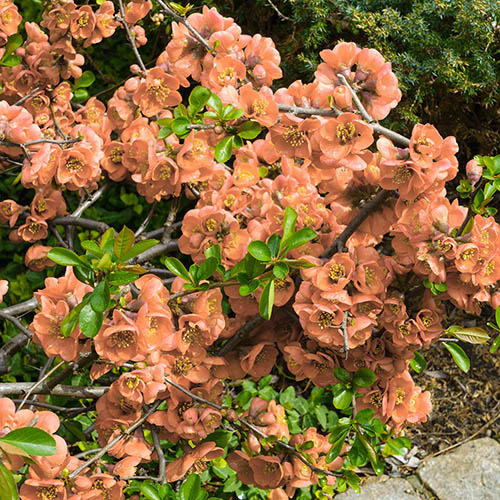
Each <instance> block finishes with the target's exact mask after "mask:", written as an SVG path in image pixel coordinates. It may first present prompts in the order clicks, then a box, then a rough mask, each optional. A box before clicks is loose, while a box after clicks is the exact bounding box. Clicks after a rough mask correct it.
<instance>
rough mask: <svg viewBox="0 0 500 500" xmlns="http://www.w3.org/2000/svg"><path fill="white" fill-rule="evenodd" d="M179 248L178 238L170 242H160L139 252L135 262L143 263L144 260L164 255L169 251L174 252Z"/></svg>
mask: <svg viewBox="0 0 500 500" xmlns="http://www.w3.org/2000/svg"><path fill="white" fill-rule="evenodd" d="M178 248H179V242H178V241H177V240H171V241H169V242H168V243H165V244H163V243H158V244H157V245H155V246H154V247H152V248H149V249H148V250H146V251H145V252H142V253H141V254H139V255H138V256H137V257H136V259H135V262H137V263H138V264H142V263H143V262H146V261H148V260H151V259H153V258H154V257H158V256H159V255H163V254H166V253H169V252H174V251H175V250H177V249H178Z"/></svg>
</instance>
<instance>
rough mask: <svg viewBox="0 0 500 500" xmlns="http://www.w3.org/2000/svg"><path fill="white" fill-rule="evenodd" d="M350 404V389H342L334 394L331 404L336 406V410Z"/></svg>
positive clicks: (347, 406)
mask: <svg viewBox="0 0 500 500" xmlns="http://www.w3.org/2000/svg"><path fill="white" fill-rule="evenodd" d="M351 404H352V391H349V390H348V389H342V390H341V391H340V392H339V393H338V394H337V395H336V396H334V398H333V406H335V408H337V410H345V409H346V408H349V406H350V405H351Z"/></svg>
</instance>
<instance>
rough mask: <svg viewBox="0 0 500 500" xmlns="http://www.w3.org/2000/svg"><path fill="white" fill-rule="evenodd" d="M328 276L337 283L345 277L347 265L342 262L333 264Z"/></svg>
mask: <svg viewBox="0 0 500 500" xmlns="http://www.w3.org/2000/svg"><path fill="white" fill-rule="evenodd" d="M328 276H329V277H330V279H331V280H332V281H333V282H334V283H337V282H338V280H339V279H340V278H345V267H344V266H343V265H342V264H333V265H332V266H331V267H330V272H329V273H328Z"/></svg>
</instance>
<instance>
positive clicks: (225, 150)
mask: <svg viewBox="0 0 500 500" xmlns="http://www.w3.org/2000/svg"><path fill="white" fill-rule="evenodd" d="M232 154H233V137H232V136H231V135H230V136H228V137H224V139H222V141H220V142H219V144H217V146H216V148H215V159H216V160H217V161H218V162H219V163H225V162H226V161H227V160H229V158H231V155H232Z"/></svg>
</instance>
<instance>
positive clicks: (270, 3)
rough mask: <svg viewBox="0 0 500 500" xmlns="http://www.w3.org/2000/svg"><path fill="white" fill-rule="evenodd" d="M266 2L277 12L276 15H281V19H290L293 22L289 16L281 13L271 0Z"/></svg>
mask: <svg viewBox="0 0 500 500" xmlns="http://www.w3.org/2000/svg"><path fill="white" fill-rule="evenodd" d="M267 3H268V4H269V5H270V6H271V7H272V8H273V9H274V10H275V11H276V13H277V14H278V16H279V17H281V19H283V21H292V22H293V19H292V18H291V17H288V16H285V15H284V14H282V13H281V12H280V10H279V9H278V7H276V5H274V3H273V2H272V0H267Z"/></svg>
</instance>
